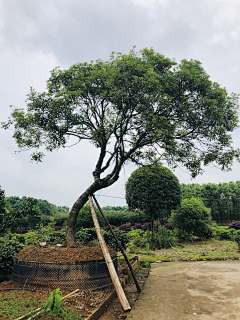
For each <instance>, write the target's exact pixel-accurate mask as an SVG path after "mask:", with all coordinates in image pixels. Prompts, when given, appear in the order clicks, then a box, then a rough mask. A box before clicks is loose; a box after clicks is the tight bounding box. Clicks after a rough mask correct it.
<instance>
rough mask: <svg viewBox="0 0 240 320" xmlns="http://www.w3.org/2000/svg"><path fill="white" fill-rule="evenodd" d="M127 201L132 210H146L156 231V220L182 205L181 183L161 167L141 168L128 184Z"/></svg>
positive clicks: (152, 227)
mask: <svg viewBox="0 0 240 320" xmlns="http://www.w3.org/2000/svg"><path fill="white" fill-rule="evenodd" d="M126 201H127V204H128V206H129V208H130V209H133V210H134V209H140V210H144V212H145V213H146V214H148V215H149V216H150V217H151V222H152V223H151V224H152V225H151V229H152V231H154V219H156V218H163V217H165V216H166V214H167V211H168V210H171V209H175V208H176V207H177V206H178V205H180V203H181V190H180V184H179V181H178V179H177V177H176V176H175V175H174V174H173V173H172V172H171V171H170V170H169V169H168V168H166V167H163V166H161V165H151V166H150V165H149V166H145V167H141V168H139V169H137V170H135V171H133V173H132V174H131V176H130V177H129V179H128V181H127V182H126Z"/></svg>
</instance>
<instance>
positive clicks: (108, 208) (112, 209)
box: [102, 206, 129, 213]
mask: <svg viewBox="0 0 240 320" xmlns="http://www.w3.org/2000/svg"><path fill="white" fill-rule="evenodd" d="M102 211H103V212H104V213H114V212H117V213H119V212H124V213H126V212H129V208H128V207H127V206H123V207H121V206H115V207H112V206H106V207H102Z"/></svg>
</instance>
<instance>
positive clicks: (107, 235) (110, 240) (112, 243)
mask: <svg viewBox="0 0 240 320" xmlns="http://www.w3.org/2000/svg"><path fill="white" fill-rule="evenodd" d="M114 233H115V235H116V237H117V238H118V241H119V242H120V243H121V246H122V247H123V249H125V250H126V247H127V245H128V242H129V239H128V235H127V233H126V232H125V231H122V230H115V231H114ZM103 237H104V239H105V241H106V244H107V245H108V246H109V247H111V248H113V249H114V250H115V251H119V247H118V245H117V242H116V240H115V239H114V237H113V235H112V233H111V231H108V232H104V233H103Z"/></svg>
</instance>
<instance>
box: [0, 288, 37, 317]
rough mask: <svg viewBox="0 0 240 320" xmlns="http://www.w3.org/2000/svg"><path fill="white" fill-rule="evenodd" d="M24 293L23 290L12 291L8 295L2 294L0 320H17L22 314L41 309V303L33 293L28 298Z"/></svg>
mask: <svg viewBox="0 0 240 320" xmlns="http://www.w3.org/2000/svg"><path fill="white" fill-rule="evenodd" d="M24 293H25V292H24V290H23V291H20V292H19V291H11V292H9V294H7V295H2V294H0V319H8V320H12V319H16V318H17V317H19V316H20V315H22V314H25V313H28V312H31V311H34V310H35V309H37V308H39V307H41V305H42V302H41V301H38V300H37V299H36V298H35V297H34V296H33V295H32V294H31V293H30V294H29V295H28V297H27V298H26V297H25V294H24Z"/></svg>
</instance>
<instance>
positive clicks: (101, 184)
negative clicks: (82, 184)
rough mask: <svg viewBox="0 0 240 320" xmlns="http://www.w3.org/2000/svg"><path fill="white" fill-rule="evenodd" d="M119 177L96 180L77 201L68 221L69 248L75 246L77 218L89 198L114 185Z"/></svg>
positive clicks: (67, 241) (67, 236)
mask: <svg viewBox="0 0 240 320" xmlns="http://www.w3.org/2000/svg"><path fill="white" fill-rule="evenodd" d="M118 178H119V176H118V175H116V176H115V177H114V178H113V179H111V180H104V179H96V180H95V181H94V182H93V183H92V184H91V185H90V187H89V188H88V189H87V190H85V191H84V192H83V193H82V194H81V195H80V197H79V198H78V199H77V201H76V202H75V203H74V205H73V206H72V209H71V210H70V212H69V216H68V219H67V227H66V243H67V247H68V248H73V247H74V246H75V224H76V221H77V216H78V213H79V211H80V210H81V209H82V207H83V206H84V205H85V203H86V202H87V201H88V196H89V195H92V194H93V193H95V192H96V191H98V190H101V189H103V188H106V187H108V186H110V185H112V184H113V183H114V182H116V181H117V180H118Z"/></svg>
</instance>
